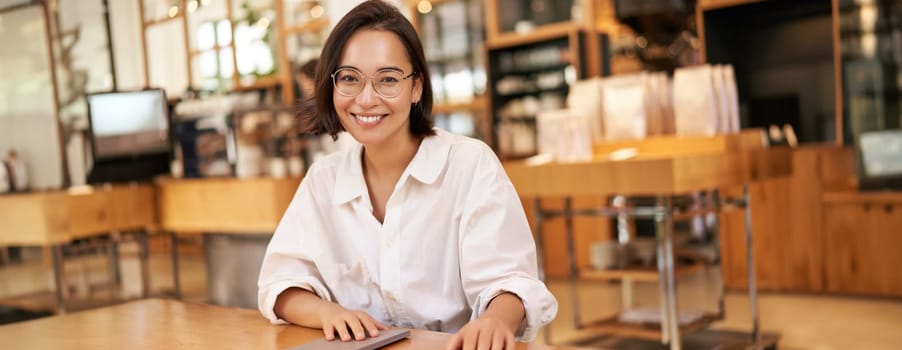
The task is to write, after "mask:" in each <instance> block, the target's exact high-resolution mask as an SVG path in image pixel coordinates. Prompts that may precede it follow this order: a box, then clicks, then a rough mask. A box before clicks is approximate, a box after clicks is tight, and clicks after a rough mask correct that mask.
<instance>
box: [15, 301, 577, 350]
mask: <svg viewBox="0 0 902 350" xmlns="http://www.w3.org/2000/svg"><path fill="white" fill-rule="evenodd" d="M321 337H322V331H320V330H317V329H310V328H303V327H299V326H293V325H278V326H276V325H271V324H270V323H269V321H267V320H266V319H264V318H263V316H261V315H260V314H259V313H258V312H257V311H254V310H247V309H233V308H225V307H220V306H213V305H203V304H192V303H185V302H179V301H173V300H161V299H147V300H141V301H135V302H131V303H127V304H122V305H117V306H111V307H106V308H101V309H95V310H90V311H84V312H79V313H74V314H70V315H64V316H54V317H49V318H44V319H39V320H35V321H29V322H22V323H16V324H12V325H7V326H2V327H0V339H3V347H4V348H7V349H73V350H74V349H91V350H98V349H109V350H122V349H130V350H140V349H147V350H157V349H255V350H267V349H273V350H276V349H288V348H291V347H294V346H297V345H300V344H303V343H306V342H309V341H312V340H315V339H318V338H321ZM450 339H451V335H450V334H446V333H438V332H429V331H421V330H412V331H411V337H410V338H409V339H407V340H402V341H400V342H398V343H396V344H394V345H392V346H389V347H386V349H444V346H445V343H446V342H447V341H449V340H450ZM517 349H532V350H550V349H561V350H564V349H572V348H564V347H550V346H541V345H536V344H524V343H520V344H518V345H517Z"/></svg>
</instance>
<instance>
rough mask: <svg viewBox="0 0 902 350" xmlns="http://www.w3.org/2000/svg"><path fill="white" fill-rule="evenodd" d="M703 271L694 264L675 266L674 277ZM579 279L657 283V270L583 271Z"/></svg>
mask: <svg viewBox="0 0 902 350" xmlns="http://www.w3.org/2000/svg"><path fill="white" fill-rule="evenodd" d="M704 269H705V264H702V263H694V264H690V265H684V266H677V268H676V271H675V275H676V277H681V276H687V275H691V274H694V273H696V272H699V271H702V270H704ZM579 278H581V279H587V280H605V281H606V280H631V281H640V282H657V281H658V269H657V268H656V267H654V266H649V267H636V268H629V269H623V270H614V269H609V270H583V271H580V273H579Z"/></svg>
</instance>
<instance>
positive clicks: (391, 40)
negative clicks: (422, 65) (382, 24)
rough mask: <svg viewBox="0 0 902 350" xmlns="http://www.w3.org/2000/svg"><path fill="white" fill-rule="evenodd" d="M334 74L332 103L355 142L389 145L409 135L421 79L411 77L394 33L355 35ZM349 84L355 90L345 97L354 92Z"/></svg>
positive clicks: (401, 44)
mask: <svg viewBox="0 0 902 350" xmlns="http://www.w3.org/2000/svg"><path fill="white" fill-rule="evenodd" d="M336 71H340V72H341V73H339V74H336V77H335V78H334V79H333V81H335V82H336V86H335V88H334V89H333V90H332V100H333V102H334V105H335V111H336V112H337V114H338V118H339V121H340V122H341V125H342V126H344V128H345V130H347V131H348V132H349V133H351V136H353V137H354V139H356V140H357V141H358V142H360V143H361V144H363V145H366V146H373V145H393V144H396V143H397V142H403V140H405V139H408V138H409V137H410V131H409V130H410V126H409V124H410V120H409V115H410V108H411V104H412V103H415V102H417V101H419V100H420V95H421V94H422V81H421V80H420V79H419V76H418V75H410V74H411V73H413V65H412V64H411V62H410V60H409V59H408V58H407V50H406V49H405V48H404V44H403V43H402V42H401V40H400V39H399V38H398V37H397V36H396V35H395V34H394V33H392V32H388V31H381V30H372V29H364V30H359V31H357V32H356V33H354V34H353V35H351V38H350V39H349V40H348V42H347V44H345V47H344V51H343V52H342V54H341V60H340V62H339V64H338V68H337V69H336ZM355 71H356V72H355ZM333 73H334V72H333ZM377 77H378V78H377ZM374 80H375V81H374ZM374 83H375V84H374ZM338 84H342V85H344V89H339V86H337V85H338ZM374 85H378V88H374ZM353 86H358V87H359V88H360V90H359V92H357V93H356V94H354V93H350V94H349V93H347V92H348V90H350V91H353V90H355V89H353V88H350V89H349V88H348V87H353ZM340 90H344V91H345V92H344V93H342V92H341V91H340ZM386 92H388V93H387V94H386ZM380 93H381V94H380ZM395 94H396V96H391V95H395ZM386 95H388V96H386Z"/></svg>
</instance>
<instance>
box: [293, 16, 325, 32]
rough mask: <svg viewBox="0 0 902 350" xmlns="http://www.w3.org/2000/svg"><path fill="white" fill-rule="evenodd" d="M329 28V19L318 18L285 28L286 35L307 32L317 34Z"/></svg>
mask: <svg viewBox="0 0 902 350" xmlns="http://www.w3.org/2000/svg"><path fill="white" fill-rule="evenodd" d="M328 26H329V19H328V18H325V17H323V18H317V19H314V20H312V21H309V22H307V23H302V24H298V25H296V26H292V27H287V28H285V34H286V35H288V34H298V33H305V32H315V31H317V30H322V29H325V28H326V27H328Z"/></svg>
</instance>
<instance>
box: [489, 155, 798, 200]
mask: <svg viewBox="0 0 902 350" xmlns="http://www.w3.org/2000/svg"><path fill="white" fill-rule="evenodd" d="M504 168H505V171H507V175H508V176H509V177H510V179H511V181H512V182H513V183H514V187H515V188H516V189H517V193H518V194H519V195H520V196H522V197H536V196H539V197H557V196H607V195H672V194H685V193H690V192H693V191H697V190H702V189H713V188H719V187H723V186H730V185H741V184H743V183H746V182H751V181H756V180H759V179H763V178H769V177H779V176H786V175H789V174H791V173H792V158H791V150H790V149H789V148H771V149H761V150H750V151H745V152H738V151H737V152H698V153H683V154H674V155H662V154H650V155H643V156H638V157H635V158H632V159H627V160H616V161H614V160H606V159H602V158H596V159H594V160H592V161H585V162H571V163H558V162H552V163H545V164H539V165H530V164H528V163H526V162H508V163H505V165H504Z"/></svg>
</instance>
